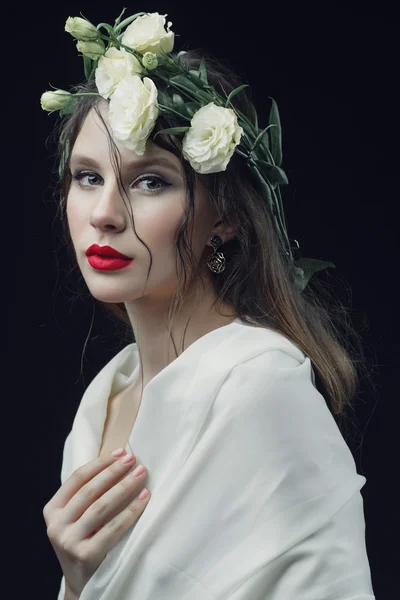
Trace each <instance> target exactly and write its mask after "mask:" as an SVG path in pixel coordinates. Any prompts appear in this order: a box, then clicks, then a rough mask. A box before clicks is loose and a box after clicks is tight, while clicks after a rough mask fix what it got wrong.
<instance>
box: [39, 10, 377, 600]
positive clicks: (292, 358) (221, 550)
mask: <svg viewBox="0 0 400 600" xmlns="http://www.w3.org/2000/svg"><path fill="white" fill-rule="evenodd" d="M121 16H122V15H121ZM121 16H120V17H119V18H118V19H117V20H116V22H115V24H114V26H107V27H106V26H105V25H104V24H102V25H101V26H98V27H97V28H96V27H95V26H94V25H92V24H90V23H89V22H87V21H85V20H83V19H80V18H69V19H68V20H67V24H66V30H67V31H69V33H71V34H72V35H73V36H74V37H75V38H76V39H77V40H78V49H79V50H80V51H81V52H82V53H83V54H84V57H85V59H84V60H85V74H86V77H87V81H86V82H85V83H84V84H82V85H79V86H77V87H76V88H74V91H73V93H71V92H66V91H63V90H58V91H56V92H47V93H46V94H44V95H43V97H42V106H43V108H44V109H45V110H55V109H57V110H58V109H59V110H60V111H61V115H62V116H63V119H62V121H61V124H60V129H59V130H58V132H57V133H58V136H59V150H60V153H59V158H60V168H59V172H60V184H61V185H60V189H61V196H60V204H59V207H60V213H61V216H62V217H63V218H64V219H65V222H66V234H67V238H68V240H69V242H70V243H71V248H72V249H73V257H74V260H76V263H77V265H78V267H79V269H80V271H81V273H82V276H83V278H84V280H85V282H86V285H87V287H88V289H89V290H90V292H91V294H92V295H93V296H94V297H95V298H96V299H97V300H98V301H99V302H101V303H103V304H104V305H106V306H107V307H109V308H110V310H112V312H113V313H114V315H115V316H116V317H117V318H119V319H122V320H123V321H124V322H125V323H126V325H127V327H128V328H129V330H130V332H131V334H132V343H130V344H128V345H127V346H126V347H124V348H123V349H122V350H121V351H120V352H119V353H118V354H116V356H115V357H114V358H113V359H112V360H111V361H110V362H109V363H108V364H106V365H105V366H104V368H103V369H102V370H101V371H100V372H99V373H98V374H97V376H96V377H95V378H94V380H93V381H92V382H91V384H90V385H89V386H88V388H87V390H86V392H85V394H84V396H83V398H82V401H81V403H80V406H79V408H78V411H77V414H76V417H75V420H74V423H73V426H72V430H71V432H70V434H69V436H68V437H67V440H66V442H65V448H64V456H63V464H62V472H61V479H62V485H61V487H60V488H59V490H58V491H57V492H56V493H55V495H54V496H53V497H52V498H51V499H50V500H49V502H48V503H47V505H46V506H45V508H44V511H43V514H44V518H45V521H46V525H47V533H48V536H49V540H50V542H51V543H52V545H53V547H54V550H55V552H56V554H57V557H58V560H59V561H60V565H61V568H62V571H63V578H62V582H61V587H60V591H59V595H58V600H63V599H74V598H81V599H82V600H95V599H96V600H100V599H101V600H111V599H113V600H115V599H118V600H134V599H137V598H140V599H141V600H161V599H162V600H167V599H168V600H169V599H170V600H172V599H174V600H176V599H178V598H179V600H200V599H201V600H205V599H206V598H207V599H210V600H211V599H213V600H216V599H218V600H226V599H228V598H229V599H230V600H266V599H268V600H288V599H289V598H296V600H311V598H313V599H314V598H315V599H317V598H318V600H324V599H326V600H328V598H329V599H333V598H335V600H336V599H337V600H339V599H340V600H345V599H346V598H349V599H350V598H351V599H352V600H371V599H373V598H374V595H373V590H372V586H371V577H370V569H369V564H368V558H367V554H366V547H365V523H364V514H363V502H362V496H361V494H360V489H361V488H362V487H363V485H364V484H365V481H366V479H365V477H363V476H361V475H359V474H358V473H357V470H356V466H355V463H354V460H353V457H352V454H351V452H350V450H349V448H348V446H347V444H346V442H345V440H344V438H343V436H342V434H341V432H340V428H339V426H338V425H339V421H340V419H341V418H342V417H343V416H344V414H345V409H346V407H347V406H349V407H351V400H352V398H353V397H354V396H355V394H356V391H357V385H358V374H357V371H356V368H355V366H354V363H355V360H356V354H355V352H353V354H352V353H351V351H350V349H349V347H347V344H346V345H345V343H344V340H342V339H341V338H340V335H339V333H338V329H336V327H335V326H334V325H333V318H332V314H330V313H329V311H328V309H327V308H324V306H323V304H322V303H321V301H320V299H319V298H318V294H316V293H315V292H311V291H310V286H307V283H308V279H309V278H310V276H311V275H312V269H311V267H310V264H308V265H307V261H305V260H303V261H294V257H293V254H292V246H291V245H288V244H287V242H288V239H287V235H286V229H285V222H284V217H283V214H282V211H281V206H282V205H281V202H280V195H279V184H280V183H285V182H287V180H286V176H285V174H284V172H283V170H282V169H281V168H280V160H281V150H280V134H279V117H278V116H277V108H276V105H275V104H274V105H273V109H274V110H273V111H271V115H270V117H271V118H270V131H268V136H270V137H269V138H268V137H267V132H264V134H262V135H260V134H261V130H259V128H258V123H257V115H256V113H255V111H254V107H253V105H252V103H251V101H250V97H249V95H248V92H247V90H246V89H244V88H243V87H242V86H241V82H240V81H238V79H237V77H236V75H235V74H234V73H233V72H232V71H231V70H229V69H228V68H227V67H226V65H224V64H223V63H219V62H218V61H217V60H215V59H213V58H212V57H210V56H207V57H206V60H205V61H204V53H201V54H200V53H199V52H191V51H188V52H186V53H185V54H183V55H182V54H181V53H180V54H177V53H175V52H173V45H174V38H173V32H172V31H171V29H170V26H171V24H170V23H169V24H168V25H166V24H165V18H164V17H163V16H160V15H158V14H157V13H153V14H146V13H139V14H138V15H134V16H133V17H130V18H128V19H126V20H125V21H121ZM103 30H104V31H103ZM100 32H101V33H100ZM105 41H106V42H107V47H106V44H105ZM233 91H235V93H233V94H232V92H233ZM221 99H223V101H224V102H222V100H221ZM274 128H275V132H274V133H272V131H273V129H274ZM182 134H184V135H183V136H182ZM285 180H286V181H285ZM317 262H318V261H317ZM330 264H331V263H330ZM314 265H315V263H314ZM327 265H329V263H327ZM348 327H350V326H349V325H348ZM133 339H135V342H133ZM353 361H354V362H353ZM359 364H362V361H359ZM360 368H362V366H361V367H360ZM114 450H116V451H115V452H114ZM140 465H143V467H144V469H143V470H142V473H140V472H138V470H137V467H139V466H140ZM144 491H147V495H145V494H143V492H144Z"/></svg>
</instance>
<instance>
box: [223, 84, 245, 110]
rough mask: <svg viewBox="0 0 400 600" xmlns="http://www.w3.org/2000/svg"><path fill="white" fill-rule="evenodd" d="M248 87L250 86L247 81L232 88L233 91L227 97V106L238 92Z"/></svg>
mask: <svg viewBox="0 0 400 600" xmlns="http://www.w3.org/2000/svg"><path fill="white" fill-rule="evenodd" d="M246 87H249V86H248V84H247V83H245V84H244V85H240V86H239V87H237V88H236V89H234V90H232V91H231V93H230V94H229V96H228V98H227V99H226V102H225V108H227V107H228V104H230V101H231V100H232V98H233V97H234V96H236V94H238V93H239V92H241V91H242V90H243V89H244V88H246Z"/></svg>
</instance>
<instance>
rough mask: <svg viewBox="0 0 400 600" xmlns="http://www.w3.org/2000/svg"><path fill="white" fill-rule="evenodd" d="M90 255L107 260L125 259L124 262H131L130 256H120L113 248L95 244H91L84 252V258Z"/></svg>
mask: <svg viewBox="0 0 400 600" xmlns="http://www.w3.org/2000/svg"><path fill="white" fill-rule="evenodd" d="M92 254H97V256H104V257H109V258H125V259H126V260H132V258H131V257H130V256H126V255H125V254H121V252H118V250H115V248H112V247H111V246H98V245H97V244H92V245H91V246H89V248H88V249H87V250H86V256H92Z"/></svg>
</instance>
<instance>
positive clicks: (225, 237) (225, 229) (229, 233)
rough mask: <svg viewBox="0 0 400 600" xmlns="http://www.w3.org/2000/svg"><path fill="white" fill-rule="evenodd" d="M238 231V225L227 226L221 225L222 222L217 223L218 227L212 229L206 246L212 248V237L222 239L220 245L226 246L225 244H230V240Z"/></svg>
mask: <svg viewBox="0 0 400 600" xmlns="http://www.w3.org/2000/svg"><path fill="white" fill-rule="evenodd" d="M238 229H239V224H238V223H235V224H234V225H229V226H227V225H223V224H222V221H219V225H217V226H216V227H214V229H213V230H212V231H211V233H210V235H209V240H208V241H207V245H208V246H212V244H211V239H212V238H213V236H214V235H219V237H220V238H221V239H222V244H226V243H227V242H230V240H231V239H233V238H234V237H235V235H236V233H237V231H238Z"/></svg>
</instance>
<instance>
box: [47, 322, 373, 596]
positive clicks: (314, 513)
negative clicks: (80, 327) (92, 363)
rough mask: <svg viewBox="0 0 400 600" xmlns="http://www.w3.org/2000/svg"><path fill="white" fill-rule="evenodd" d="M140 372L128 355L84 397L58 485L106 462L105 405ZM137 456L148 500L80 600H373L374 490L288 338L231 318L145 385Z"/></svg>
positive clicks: (128, 350)
mask: <svg viewBox="0 0 400 600" xmlns="http://www.w3.org/2000/svg"><path fill="white" fill-rule="evenodd" d="M138 368H139V355H138V348H137V344H136V343H133V344H129V345H127V346H126V347H125V348H123V349H122V350H121V351H120V352H118V353H117V354H116V355H115V356H114V357H113V358H112V359H111V360H110V361H109V362H108V363H107V364H106V365H105V366H104V367H103V368H102V370H101V371H100V372H99V373H98V374H97V375H96V377H95V378H94V379H93V380H92V381H91V383H90V385H89V386H88V387H87V389H86V391H85V393H84V395H83V397H82V400H81V402H80V405H79V407H78V410H77V413H76V416H75V419H74V422H73V425H72V430H71V431H70V433H69V435H68V437H67V439H66V441H65V446H64V452H63V462H62V469H61V482H62V483H64V482H65V481H66V479H67V478H68V477H69V476H70V475H71V474H72V473H73V472H74V471H75V470H76V469H77V468H78V467H80V466H82V465H84V464H85V463H87V462H89V461H91V460H93V459H94V458H96V457H97V456H98V454H99V450H100V445H101V440H102V433H103V427H104V423H105V420H106V415H107V404H108V399H109V397H110V396H111V395H113V394H115V393H117V392H118V391H120V390H122V389H123V388H124V387H126V386H127V385H129V384H130V383H131V382H132V381H133V380H134V378H135V376H136V374H137V372H138ZM129 444H130V446H131V448H132V450H133V452H134V454H135V456H136V458H137V464H140V463H142V464H143V465H144V466H145V467H146V468H147V470H148V476H147V478H146V483H145V485H146V487H147V488H148V489H149V490H150V491H151V498H150V501H149V503H148V505H147V507H146V508H145V510H144V512H143V513H142V515H141V516H140V518H139V520H138V521H137V522H136V523H135V524H134V525H133V526H132V527H130V528H129V530H128V531H127V532H126V533H125V534H124V535H123V536H122V537H121V538H120V539H119V541H118V542H117V543H116V544H115V545H114V546H113V547H112V548H111V549H110V551H109V552H108V554H107V556H106V558H105V560H104V561H103V562H102V563H101V565H100V566H99V568H98V569H97V571H96V572H95V573H94V575H93V576H92V578H91V579H90V580H89V581H88V583H87V584H86V586H85V588H84V589H83V591H82V594H81V596H80V599H81V600H228V599H229V600H373V599H374V598H375V596H374V592H373V589H372V582H371V573H370V566H369V561H368V557H367V551H366V543H365V519H364V507H363V498H362V496H361V493H360V489H361V488H362V487H363V486H364V484H365V482H366V478H365V477H364V476H362V475H360V474H358V473H357V470H356V465H355V461H354V459H353V455H352V453H351V451H350V449H349V447H348V446H347V444H346V442H345V440H344V438H343V436H342V434H341V432H340V430H339V428H338V426H337V424H336V422H335V420H334V418H333V416H332V414H331V412H330V410H329V408H328V407H327V405H326V402H325V399H324V397H323V396H322V395H321V394H320V393H319V392H318V391H317V389H316V387H315V378H314V372H313V369H312V366H311V362H310V359H309V358H308V357H307V356H305V354H304V353H303V352H302V351H301V350H300V348H299V347H298V346H297V345H295V344H294V343H292V342H291V341H289V340H288V339H287V338H286V337H285V336H283V335H281V334H280V333H278V332H275V331H272V330H269V329H266V328H256V327H252V326H249V325H246V324H245V323H244V322H243V321H241V320H240V319H237V320H236V321H233V322H232V323H230V324H229V325H226V326H224V327H220V328H219V329H216V330H214V331H212V332H210V333H208V334H206V335H204V336H203V337H201V338H200V339H198V340H197V341H195V342H194V343H193V344H192V345H190V346H189V347H188V348H187V349H186V350H185V351H184V352H183V353H182V354H181V355H180V356H179V357H178V358H176V359H175V360H173V362H171V363H170V364H169V365H168V366H167V367H165V368H164V369H163V370H162V371H161V372H160V373H158V374H157V375H156V376H155V377H154V378H153V379H152V380H151V381H150V382H149V383H148V384H147V385H146V387H145V389H144V392H143V396H142V401H141V405H140V408H139V412H138V415H137V418H136V422H135V424H134V426H133V429H132V432H131V435H130V438H129ZM126 450H127V451H130V448H129V446H128V445H127V446H126ZM64 593H65V579H64V577H62V580H61V586H60V590H59V594H58V600H64Z"/></svg>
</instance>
